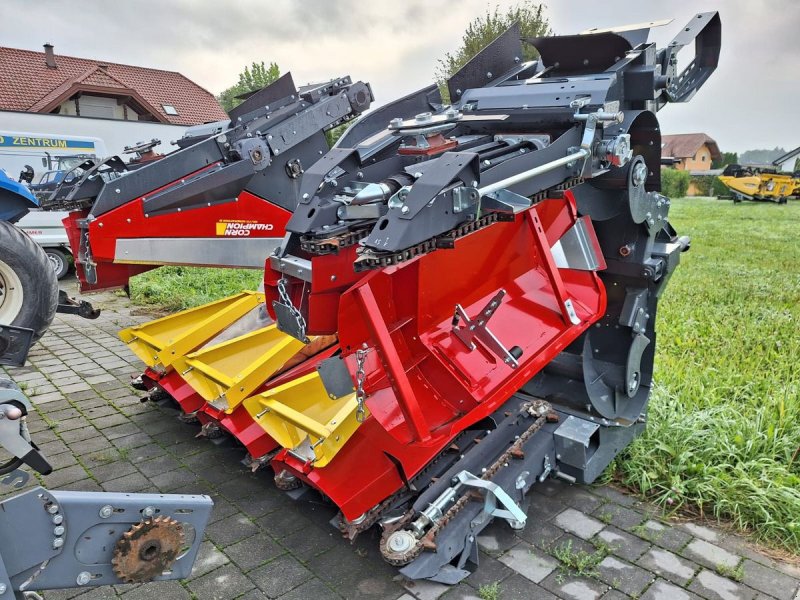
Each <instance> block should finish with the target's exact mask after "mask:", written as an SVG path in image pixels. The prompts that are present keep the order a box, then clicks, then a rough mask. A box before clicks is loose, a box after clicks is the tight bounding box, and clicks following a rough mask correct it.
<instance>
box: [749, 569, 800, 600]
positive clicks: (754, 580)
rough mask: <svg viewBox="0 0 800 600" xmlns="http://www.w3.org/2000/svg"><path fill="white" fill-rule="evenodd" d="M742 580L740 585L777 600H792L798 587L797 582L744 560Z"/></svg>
mask: <svg viewBox="0 0 800 600" xmlns="http://www.w3.org/2000/svg"><path fill="white" fill-rule="evenodd" d="M742 567H743V571H744V578H743V579H742V583H745V584H747V585H749V586H750V587H751V588H755V589H757V590H760V591H762V592H764V593H765V594H769V595H770V596H774V597H775V598H778V600H792V599H793V598H794V592H795V590H796V589H797V587H798V581H797V580H796V579H793V578H792V577H789V576H788V575H784V574H783V573H779V572H777V571H775V570H774V569H768V568H767V567H765V566H763V565H760V564H758V563H756V562H753V561H752V560H745V561H744V564H743V565H742Z"/></svg>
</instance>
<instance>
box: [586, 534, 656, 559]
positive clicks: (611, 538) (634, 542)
mask: <svg viewBox="0 0 800 600" xmlns="http://www.w3.org/2000/svg"><path fill="white" fill-rule="evenodd" d="M594 540H599V541H602V542H603V543H604V544H606V545H607V546H608V547H609V548H610V549H611V552H612V553H613V554H615V555H617V556H619V557H621V558H624V559H625V560H628V561H631V562H635V561H636V560H638V559H639V557H640V556H641V555H642V554H644V553H645V552H647V550H648V548H650V542H647V541H645V540H643V539H641V538H638V537H636V536H635V535H631V534H630V533H627V532H625V531H622V530H621V529H617V528H616V527H611V526H609V527H606V528H605V529H603V530H602V531H601V532H599V533H598V534H597V535H596V536H595V538H594Z"/></svg>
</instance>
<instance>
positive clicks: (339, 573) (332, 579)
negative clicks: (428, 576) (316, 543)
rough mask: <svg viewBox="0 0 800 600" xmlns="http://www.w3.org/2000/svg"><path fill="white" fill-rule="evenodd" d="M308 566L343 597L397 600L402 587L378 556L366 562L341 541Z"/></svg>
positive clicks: (393, 572) (402, 589) (311, 561)
mask: <svg viewBox="0 0 800 600" xmlns="http://www.w3.org/2000/svg"><path fill="white" fill-rule="evenodd" d="M308 567H309V569H311V570H312V571H313V572H314V573H316V574H317V576H318V577H319V578H320V579H322V580H323V581H325V583H327V584H328V585H330V586H331V587H332V588H333V589H334V590H336V591H337V592H339V593H341V594H342V595H343V596H345V597H346V598H354V599H355V598H358V599H361V598H397V597H400V596H401V595H402V594H403V591H404V588H403V587H402V586H401V585H400V584H399V583H398V582H396V581H394V577H396V575H397V571H396V569H394V568H393V567H391V566H389V565H388V564H386V563H385V562H383V561H382V560H380V559H378V558H377V557H376V558H375V559H374V560H371V561H369V562H366V561H365V558H364V557H363V556H358V555H357V554H356V553H355V552H354V551H351V549H350V546H349V544H347V543H346V542H342V545H341V546H337V547H335V548H333V549H331V550H329V551H328V552H325V553H324V554H320V555H319V556H315V557H314V558H312V559H311V560H310V561H309V562H308Z"/></svg>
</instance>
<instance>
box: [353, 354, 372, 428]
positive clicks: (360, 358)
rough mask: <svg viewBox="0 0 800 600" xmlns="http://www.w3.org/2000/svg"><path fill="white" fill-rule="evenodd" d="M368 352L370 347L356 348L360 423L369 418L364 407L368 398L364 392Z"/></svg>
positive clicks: (358, 419)
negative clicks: (365, 364) (365, 365)
mask: <svg viewBox="0 0 800 600" xmlns="http://www.w3.org/2000/svg"><path fill="white" fill-rule="evenodd" d="M368 353H369V348H366V347H365V348H359V349H358V350H356V403H357V404H358V406H357V408H356V421H358V422H359V423H363V422H364V420H365V419H366V418H367V411H366V409H365V408H364V402H365V401H366V399H367V395H366V393H364V380H365V379H366V378H367V375H366V373H365V372H364V363H365V362H366V361H367V354H368Z"/></svg>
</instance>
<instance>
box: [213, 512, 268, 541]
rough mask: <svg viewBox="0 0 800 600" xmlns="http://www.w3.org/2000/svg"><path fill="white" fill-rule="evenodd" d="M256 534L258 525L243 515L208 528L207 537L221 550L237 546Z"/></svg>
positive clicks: (229, 518)
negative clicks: (237, 543)
mask: <svg viewBox="0 0 800 600" xmlns="http://www.w3.org/2000/svg"><path fill="white" fill-rule="evenodd" d="M256 533H258V527H257V526H256V524H255V523H253V522H252V521H251V520H250V519H248V518H247V517H245V516H244V515H241V514H234V515H231V516H230V517H227V518H225V519H222V520H221V521H217V522H216V523H212V524H211V525H209V526H208V527H207V528H206V535H207V536H208V537H209V539H211V540H212V541H213V542H214V543H215V544H216V545H217V546H219V547H221V548H224V547H225V546H230V545H231V544H235V543H236V542H238V541H240V540H243V539H246V538H249V537H250V536H251V535H255V534H256Z"/></svg>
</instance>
